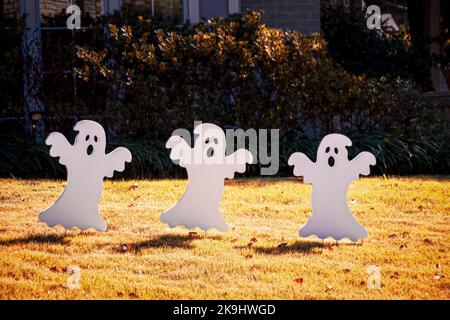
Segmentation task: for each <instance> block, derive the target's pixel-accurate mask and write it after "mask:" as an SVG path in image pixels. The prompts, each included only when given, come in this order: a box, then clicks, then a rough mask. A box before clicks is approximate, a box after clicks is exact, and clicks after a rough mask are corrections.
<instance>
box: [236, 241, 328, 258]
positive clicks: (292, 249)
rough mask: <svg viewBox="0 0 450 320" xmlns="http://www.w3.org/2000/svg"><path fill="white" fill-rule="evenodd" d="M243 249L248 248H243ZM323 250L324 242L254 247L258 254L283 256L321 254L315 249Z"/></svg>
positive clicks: (298, 242)
mask: <svg viewBox="0 0 450 320" xmlns="http://www.w3.org/2000/svg"><path fill="white" fill-rule="evenodd" d="M242 248H247V247H246V246H243V247H242ZM317 248H318V249H323V248H325V245H324V244H323V243H322V242H312V241H308V242H305V241H296V242H294V243H291V244H280V245H277V246H273V247H261V246H253V247H252V250H253V251H255V253H258V254H266V255H282V254H289V253H305V254H313V253H320V251H316V250H315V249H317Z"/></svg>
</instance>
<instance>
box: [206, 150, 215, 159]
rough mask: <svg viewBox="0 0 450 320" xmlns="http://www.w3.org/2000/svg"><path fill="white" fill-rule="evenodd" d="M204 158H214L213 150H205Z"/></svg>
mask: <svg viewBox="0 0 450 320" xmlns="http://www.w3.org/2000/svg"><path fill="white" fill-rule="evenodd" d="M206 156H207V157H208V158H211V157H212V156H214V148H208V150H206Z"/></svg>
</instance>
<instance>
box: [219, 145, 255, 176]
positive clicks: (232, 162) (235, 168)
mask: <svg viewBox="0 0 450 320" xmlns="http://www.w3.org/2000/svg"><path fill="white" fill-rule="evenodd" d="M252 162H253V155H252V153H251V152H250V151H248V150H246V149H239V150H237V151H236V152H234V153H232V154H230V155H228V156H226V157H225V168H226V169H225V178H228V179H233V178H234V173H235V172H239V173H243V172H245V169H246V164H247V163H252Z"/></svg>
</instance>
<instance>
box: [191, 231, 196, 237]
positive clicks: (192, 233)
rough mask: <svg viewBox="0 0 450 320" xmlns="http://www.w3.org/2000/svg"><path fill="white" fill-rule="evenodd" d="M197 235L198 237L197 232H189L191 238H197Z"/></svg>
mask: <svg viewBox="0 0 450 320" xmlns="http://www.w3.org/2000/svg"><path fill="white" fill-rule="evenodd" d="M196 235H197V232H195V231H190V232H189V236H191V237H192V236H196Z"/></svg>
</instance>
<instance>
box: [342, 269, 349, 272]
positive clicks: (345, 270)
mask: <svg viewBox="0 0 450 320" xmlns="http://www.w3.org/2000/svg"><path fill="white" fill-rule="evenodd" d="M342 271H343V272H344V273H349V272H350V269H343V270H342Z"/></svg>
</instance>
